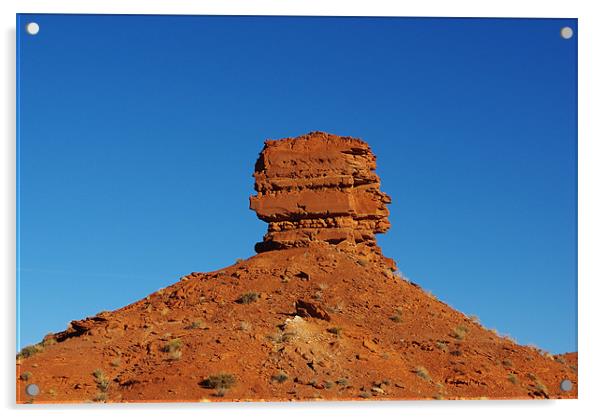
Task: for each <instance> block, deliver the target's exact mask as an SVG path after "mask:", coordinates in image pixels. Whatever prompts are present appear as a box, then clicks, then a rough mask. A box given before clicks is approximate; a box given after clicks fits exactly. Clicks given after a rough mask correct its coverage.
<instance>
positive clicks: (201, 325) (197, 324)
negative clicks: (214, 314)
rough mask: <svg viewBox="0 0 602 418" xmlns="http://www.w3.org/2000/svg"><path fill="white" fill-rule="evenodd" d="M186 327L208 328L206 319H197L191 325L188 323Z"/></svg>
mask: <svg viewBox="0 0 602 418" xmlns="http://www.w3.org/2000/svg"><path fill="white" fill-rule="evenodd" d="M186 329H207V325H206V324H205V322H204V321H201V320H197V321H192V322H191V323H190V325H188V326H187V327H186Z"/></svg>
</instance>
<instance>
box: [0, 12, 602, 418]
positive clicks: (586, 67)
mask: <svg viewBox="0 0 602 418" xmlns="http://www.w3.org/2000/svg"><path fill="white" fill-rule="evenodd" d="M0 7H1V8H2V12H3V13H2V14H1V16H2V17H1V19H2V25H3V32H2V34H3V42H2V65H1V67H2V68H1V71H2V85H3V87H4V88H3V92H4V97H3V100H2V101H1V102H0V106H1V112H0V114H1V117H2V123H1V124H0V126H2V127H3V133H4V135H3V136H4V138H3V141H2V149H1V150H0V156H1V158H2V161H1V163H0V173H1V174H0V175H1V176H2V181H1V182H0V196H1V197H2V199H3V205H0V210H1V213H2V217H1V220H2V228H1V229H0V230H1V231H3V232H4V233H3V238H4V239H3V240H2V241H1V243H0V245H1V247H0V255H1V257H2V261H3V262H2V264H1V265H2V266H3V270H4V275H3V285H4V289H3V290H4V292H2V295H3V298H4V303H3V304H2V305H3V306H4V309H3V315H2V316H3V318H2V322H1V323H2V326H3V330H4V331H5V332H4V338H3V343H2V344H1V345H0V347H1V348H0V350H1V352H2V362H1V367H2V368H1V369H0V370H1V375H2V383H1V384H2V387H1V389H2V390H1V393H2V397H3V402H2V406H3V407H4V409H6V410H7V411H6V412H7V416H13V415H16V414H17V413H19V414H25V415H27V416H46V415H48V413H49V412H50V413H51V414H56V413H57V412H59V411H60V413H61V414H64V415H65V416H74V417H75V416H77V417H79V416H81V415H82V413H85V414H86V416H92V417H95V416H103V415H106V411H107V410H110V411H111V414H114V415H118V416H125V415H126V414H132V413H137V414H139V413H143V414H144V416H145V417H162V418H164V417H165V416H166V414H170V413H172V412H173V413H177V414H178V416H179V417H184V416H192V415H196V416H198V415H199V413H200V414H208V415H211V417H212V418H213V417H221V416H243V415H244V416H262V417H263V416H266V417H271V416H273V417H276V416H278V417H282V415H283V414H286V416H287V417H289V416H306V415H308V414H311V415H315V416H328V417H333V416H351V417H353V416H364V415H367V414H378V415H379V416H400V415H401V414H403V415H409V416H428V415H437V416H438V415H442V414H445V416H447V417H453V416H458V417H460V416H461V417H463V418H464V417H472V416H475V417H477V416H478V417H481V416H482V415H483V414H484V413H486V414H487V415H489V416H491V417H498V416H499V417H501V416H503V417H507V416H511V415H515V414H517V413H518V414H521V412H522V413H525V415H526V414H529V415H531V416H535V415H543V414H545V415H546V416H552V417H554V416H561V417H566V416H569V415H570V416H589V415H591V414H589V413H588V412H589V410H590V408H591V410H594V409H598V410H599V409H600V408H599V406H598V407H597V408H595V406H597V405H595V404H594V402H595V400H596V398H597V397H599V396H600V392H599V389H601V387H600V382H601V381H602V375H600V372H601V369H600V361H599V358H600V355H599V354H598V352H600V351H601V350H602V344H601V337H600V330H599V328H600V326H599V320H600V318H602V314H601V312H600V306H601V305H602V303H600V302H599V301H598V300H597V299H598V298H599V297H600V288H601V285H600V283H601V281H602V274H601V273H602V270H601V268H600V261H599V260H600V258H601V256H602V254H601V251H602V250H601V248H602V245H601V243H600V238H599V237H600V236H601V235H602V230H601V222H600V214H602V204H601V199H600V189H601V188H602V186H601V183H600V180H602V169H601V167H602V161H601V159H600V155H601V147H602V146H601V145H600V144H601V141H602V131H601V129H600V120H601V119H602V107H601V106H600V98H601V94H600V93H601V82H600V74H602V60H601V55H602V54H601V52H602V45H601V44H600V41H601V39H602V36H601V34H602V22H601V19H600V17H599V15H597V13H596V8H595V7H596V2H595V1H591V0H590V1H576V0H566V1H530V2H529V1H527V0H506V1H476V0H454V1H451V0H447V1H446V0H440V1H435V0H433V1H427V0H423V1H408V2H403V1H386V0H369V1H365V0H364V1H355V0H320V1H316V0H305V1H293V0H261V1H252V0H236V1H226V0H214V1H201V0H197V1H184V0H171V1H165V2H162V3H161V4H158V2H153V1H152V0H131V1H126V0H104V1H100V0H87V1H68V0H54V1H52V2H48V1H39V0H38V1H27V0H22V1H19V2H17V1H12V0H3V1H2V2H0ZM17 12H19V13H115V14H239V15H245V14H255V15H257V14H261V15H279V14H286V15H338V16H455V17H458V16H465V17H469V16H473V17H563V18H579V28H578V39H579V154H578V155H579V292H578V293H579V363H580V367H579V372H580V373H579V390H580V392H579V400H578V401H550V402H541V401H540V402H515V401H503V402H497V401H470V402H459V401H450V402H448V401H438V402H370V403H327V404H323V403H320V404H266V405H261V404H220V405H216V404H211V405H209V404H202V405H191V404H180V405H125V406H118V405H105V407H104V408H103V407H99V406H87V405H84V406H52V407H48V406H36V405H27V406H20V407H16V406H14V399H15V397H14V394H15V389H14V386H15V385H14V373H15V371H14V370H15V368H14V367H15V366H14V354H15V353H14V347H15V283H14V282H15V238H14V237H15V109H14V107H15V100H14V97H15V68H14V64H15V61H14V56H15V14H16V13H17ZM107 407H108V408H107ZM134 410H135V411H134ZM521 415H522V414H521ZM519 416H520V415H519Z"/></svg>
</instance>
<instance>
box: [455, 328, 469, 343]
mask: <svg viewBox="0 0 602 418" xmlns="http://www.w3.org/2000/svg"><path fill="white" fill-rule="evenodd" d="M467 332H468V328H466V327H465V326H464V325H458V326H457V327H456V328H454V330H453V331H452V333H451V336H452V337H454V338H455V339H457V340H463V339H464V337H466V333H467Z"/></svg>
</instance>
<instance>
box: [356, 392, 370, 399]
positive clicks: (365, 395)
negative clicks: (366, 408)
mask: <svg viewBox="0 0 602 418" xmlns="http://www.w3.org/2000/svg"><path fill="white" fill-rule="evenodd" d="M358 396H359V397H360V398H363V399H367V398H371V397H372V394H371V393H368V392H360V394H359V395H358Z"/></svg>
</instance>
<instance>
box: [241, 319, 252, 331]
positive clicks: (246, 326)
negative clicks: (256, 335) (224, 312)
mask: <svg viewBox="0 0 602 418" xmlns="http://www.w3.org/2000/svg"><path fill="white" fill-rule="evenodd" d="M251 327H252V326H251V323H250V322H247V321H240V323H239V324H238V329H239V330H240V331H249V330H250V329H251Z"/></svg>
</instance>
